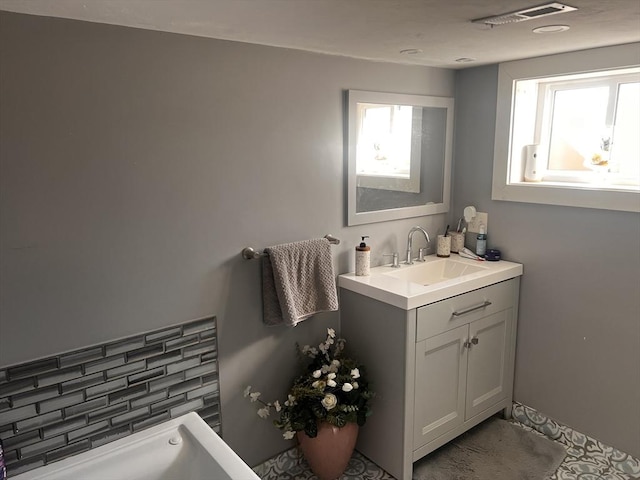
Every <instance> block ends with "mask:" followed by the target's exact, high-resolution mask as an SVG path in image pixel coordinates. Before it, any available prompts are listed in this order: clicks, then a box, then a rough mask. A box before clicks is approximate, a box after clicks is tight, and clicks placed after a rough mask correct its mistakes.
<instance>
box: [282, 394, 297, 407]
mask: <svg viewBox="0 0 640 480" xmlns="http://www.w3.org/2000/svg"><path fill="white" fill-rule="evenodd" d="M295 404H296V397H294V396H293V395H288V396H287V399H286V400H285V401H284V405H285V407H293V406H294V405H295Z"/></svg>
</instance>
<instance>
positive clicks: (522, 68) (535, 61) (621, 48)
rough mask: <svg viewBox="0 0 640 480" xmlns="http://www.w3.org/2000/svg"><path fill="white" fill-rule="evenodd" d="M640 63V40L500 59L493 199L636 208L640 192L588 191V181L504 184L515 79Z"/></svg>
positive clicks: (624, 208)
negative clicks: (587, 48) (571, 183)
mask: <svg viewBox="0 0 640 480" xmlns="http://www.w3.org/2000/svg"><path fill="white" fill-rule="evenodd" d="M638 65H640V43H630V44H626V45H618V46H613V47H604V48H597V49H593V50H582V51H578V52H571V53H563V54H559V55H551V56H547V57H538V58H532V59H527V60H519V61H514V62H507V63H501V64H500V65H499V69H498V92H497V93H498V99H497V105H496V132H495V143H494V158H493V188H492V191H491V198H492V199H493V200H505V201H513V202H526V203H540V204H547V205H565V206H571V207H585V208H599V209H606V210H621V211H628V212H640V191H619V190H616V189H615V188H612V189H608V190H606V189H592V188H590V187H589V186H588V185H576V184H574V185H563V184H556V185H551V184H544V183H508V175H509V167H510V164H509V158H510V152H509V150H510V145H511V128H512V126H513V125H512V118H511V109H512V104H513V101H514V82H515V81H516V80H522V79H531V78H543V77H550V76H554V75H564V74H572V73H582V72H589V71H595V70H608V69H617V68H624V67H635V66H638Z"/></svg>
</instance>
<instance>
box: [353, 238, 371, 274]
mask: <svg viewBox="0 0 640 480" xmlns="http://www.w3.org/2000/svg"><path fill="white" fill-rule="evenodd" d="M365 238H369V237H362V242H360V245H358V246H357V247H356V276H358V277H366V276H368V275H370V274H371V272H370V270H371V247H369V246H368V245H367V244H366V243H365V242H364V239H365Z"/></svg>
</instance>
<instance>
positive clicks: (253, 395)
mask: <svg viewBox="0 0 640 480" xmlns="http://www.w3.org/2000/svg"><path fill="white" fill-rule="evenodd" d="M260 395H262V394H261V393H260V392H253V393H251V394H249V396H250V397H251V401H252V402H256V401H258V398H260Z"/></svg>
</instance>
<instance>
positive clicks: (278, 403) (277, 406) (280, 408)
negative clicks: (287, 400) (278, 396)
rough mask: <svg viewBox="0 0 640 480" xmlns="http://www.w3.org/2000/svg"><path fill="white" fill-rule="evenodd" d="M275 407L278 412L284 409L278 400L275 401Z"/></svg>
mask: <svg viewBox="0 0 640 480" xmlns="http://www.w3.org/2000/svg"><path fill="white" fill-rule="evenodd" d="M273 406H274V408H275V409H276V412H279V411H280V410H282V407H281V406H280V402H279V401H278V400H276V401H275V402H274V403H273Z"/></svg>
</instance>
